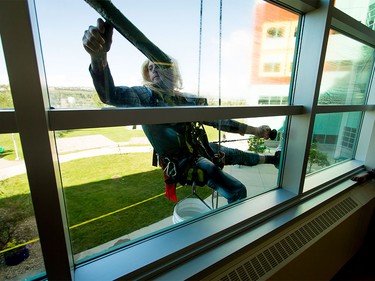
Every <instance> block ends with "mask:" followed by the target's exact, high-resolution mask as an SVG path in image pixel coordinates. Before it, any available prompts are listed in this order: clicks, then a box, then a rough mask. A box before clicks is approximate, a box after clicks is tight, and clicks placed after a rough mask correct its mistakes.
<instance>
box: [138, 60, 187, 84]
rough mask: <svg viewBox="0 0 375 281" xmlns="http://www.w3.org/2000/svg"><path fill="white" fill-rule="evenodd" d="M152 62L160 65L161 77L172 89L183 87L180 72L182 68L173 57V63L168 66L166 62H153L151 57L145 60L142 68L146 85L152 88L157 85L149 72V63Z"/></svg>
mask: <svg viewBox="0 0 375 281" xmlns="http://www.w3.org/2000/svg"><path fill="white" fill-rule="evenodd" d="M150 62H151V63H153V64H155V65H160V66H159V70H158V71H159V74H160V76H161V77H160V78H161V79H162V80H164V84H165V85H166V86H167V87H168V88H169V89H170V90H172V91H180V90H181V89H182V78H181V74H180V69H179V67H178V63H177V61H176V60H175V59H172V63H171V64H170V66H166V65H165V64H158V63H157V62H152V61H150V60H149V59H147V60H145V61H144V62H143V64H142V69H141V72H142V78H143V85H144V86H147V87H149V88H151V89H154V88H155V85H154V84H153V83H152V81H151V78H150V76H149V73H148V65H149V63H150ZM168 85H169V86H168Z"/></svg>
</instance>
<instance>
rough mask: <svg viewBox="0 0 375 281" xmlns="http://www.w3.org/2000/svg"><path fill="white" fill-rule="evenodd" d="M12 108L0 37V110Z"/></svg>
mask: <svg viewBox="0 0 375 281" xmlns="http://www.w3.org/2000/svg"><path fill="white" fill-rule="evenodd" d="M13 107H14V106H13V100H12V94H11V91H10V86H9V79H8V72H7V68H6V65H5V59H4V52H3V44H2V42H1V37H0V109H2V108H13Z"/></svg>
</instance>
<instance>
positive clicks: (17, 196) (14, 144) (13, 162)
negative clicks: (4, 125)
mask: <svg viewBox="0 0 375 281" xmlns="http://www.w3.org/2000/svg"><path fill="white" fill-rule="evenodd" d="M0 167H1V169H0V275H1V277H2V280H21V279H22V280H23V279H27V278H28V277H32V276H35V275H38V274H40V273H42V272H44V263H43V256H42V251H41V247H40V243H39V237H38V231H37V227H36V221H35V217H34V211H33V206H32V202H31V197H30V190H29V185H28V181H27V176H26V168H25V164H24V161H23V153H22V150H21V144H20V140H19V136H18V134H0Z"/></svg>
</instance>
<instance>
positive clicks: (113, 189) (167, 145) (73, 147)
mask: <svg viewBox="0 0 375 281" xmlns="http://www.w3.org/2000/svg"><path fill="white" fill-rule="evenodd" d="M264 121H266V122H267V124H270V126H272V128H276V129H277V130H278V132H279V134H278V135H277V136H276V139H275V140H273V141H271V140H264V139H262V138H254V136H252V135H249V134H246V135H243V136H241V135H240V134H235V133H224V132H223V131H222V132H221V134H220V135H219V132H218V130H217V129H215V128H213V127H212V126H211V125H212V122H211V123H205V124H206V125H203V127H204V129H205V132H206V134H207V137H208V140H209V141H210V142H213V144H212V148H213V149H215V152H218V151H220V153H218V154H219V155H220V156H221V155H223V154H225V158H224V159H225V160H224V161H225V165H226V166H225V167H224V168H223V171H224V172H225V173H226V174H229V175H230V176H225V181H228V184H231V183H233V182H234V184H236V185H237V184H241V185H242V184H243V185H244V188H245V189H246V190H247V193H246V194H244V197H242V198H246V197H253V196H256V195H258V194H261V193H264V192H266V191H269V190H272V189H275V188H276V187H277V180H278V169H277V168H276V167H275V164H276V162H272V163H271V162H270V164H264V165H260V162H259V161H260V157H261V158H262V159H263V160H265V158H266V156H265V155H268V157H270V158H269V159H271V160H272V161H274V160H275V159H276V158H275V157H274V155H275V152H276V150H278V149H280V147H279V146H281V140H280V139H281V136H282V132H283V123H282V122H281V123H280V117H279V118H269V120H264V119H262V120H255V119H253V120H241V122H244V123H248V124H253V125H254V126H260V125H263V124H262V123H260V122H264ZM213 123H215V122H213ZM215 124H218V122H216V123H215ZM155 126H156V129H157V132H160V133H161V134H162V135H163V138H158V136H157V134H158V133H157V132H155V131H154V132H153V133H152V134H153V135H152V137H153V138H154V139H156V144H154V146H155V147H157V148H158V151H160V150H161V151H164V152H163V153H165V154H167V155H168V156H169V154H168V153H169V152H171V151H172V150H173V149H176V147H174V146H173V143H174V142H175V141H174V137H175V136H174V135H172V134H170V136H168V138H166V134H167V132H170V130H171V129H170V128H171V126H170V125H168V129H166V128H167V127H166V126H165V125H154V127H155ZM172 126H179V128H178V129H177V130H179V131H180V132H181V135H180V136H179V137H178V138H179V141H180V142H182V143H183V145H182V147H183V148H181V149H180V151H179V152H176V153H173V155H174V156H173V155H172V154H171V155H172V156H173V157H172V156H169V157H167V156H165V157H160V158H159V160H160V161H161V162H158V160H157V159H155V158H154V154H153V148H152V146H151V144H150V141H149V140H148V139H147V137H146V135H145V133H144V132H143V130H142V127H141V126H139V125H138V126H127V127H112V128H93V129H82V130H68V131H59V132H56V136H57V139H56V142H57V148H58V154H59V161H60V167H61V173H62V182H63V186H64V192H65V199H66V206H67V213H68V218H69V219H68V221H69V227H70V231H71V238H72V245H73V252H74V256H75V259H76V260H81V259H84V258H87V257H89V256H91V255H92V254H97V253H101V252H103V250H105V249H108V248H113V247H116V246H118V245H120V244H123V243H130V242H131V241H133V240H134V239H136V238H139V237H142V236H144V235H148V234H151V233H154V232H155V231H159V230H162V229H164V228H165V227H167V226H171V225H173V224H174V223H177V222H182V221H185V220H186V219H187V218H188V217H196V216H198V215H199V214H203V213H206V212H208V211H210V208H212V204H213V206H214V209H216V208H217V207H224V206H226V205H227V204H228V200H227V199H226V198H225V197H224V196H225V194H223V192H222V191H221V190H219V191H220V192H219V196H217V193H214V195H212V194H213V189H214V188H220V187H217V186H218V185H217V184H216V183H209V182H208V181H209V180H210V179H211V180H212V178H215V177H218V176H216V174H215V175H214V176H212V174H210V178H209V177H208V176H207V174H206V173H211V170H208V171H209V172H207V170H205V169H207V168H205V167H206V166H204V165H207V164H205V162H202V165H203V166H202V167H203V168H202V169H201V167H200V166H199V165H198V164H195V163H197V162H196V161H198V160H196V161H195V160H194V161H193V159H194V158H191V157H192V156H191V155H192V153H195V152H194V151H197V150H198V149H200V148H198V146H197V147H196V148H195V150H194V151H193V152H191V153H190V152H189V151H188V144H186V145H185V142H186V139H187V138H190V136H188V135H187V133H185V132H184V130H185V127H184V125H183V124H172ZM220 126H221V127H222V128H223V129H224V128H225V126H227V125H226V123H225V121H221V122H220ZM172 128H175V127H172ZM147 130H150V131H152V130H154V129H153V128H152V127H151V128H150V127H148V128H147ZM181 130H182V131H181ZM197 132H198V131H197ZM184 134H185V136H183V135H184ZM202 139H203V138H202ZM219 139H220V142H219ZM154 142H155V140H154ZM171 143H172V144H171ZM189 143H192V142H191V141H190V139H189ZM192 146H194V145H192ZM194 147H195V146H194ZM159 149H160V150H159ZM184 149H186V150H185V151H184ZM205 149H206V150H207V153H208V154H207V155H208V156H206V157H207V158H208V159H211V158H210V157H212V159H214V160H212V161H213V162H215V161H218V167H221V166H220V164H221V162H220V163H219V158H220V157H217V158H215V157H214V156H213V154H211V152H210V151H209V150H208V149H209V148H208V147H207V146H206V147H205ZM250 149H251V151H250ZM183 151H184V152H183ZM200 153H201V154H204V153H206V152H203V151H200ZM259 154H261V155H262V156H259ZM189 155H190V156H189ZM170 159H172V160H173V161H170ZM220 159H221V158H220ZM153 161H155V162H153ZM267 161H268V160H267ZM170 162H172V163H170ZM155 164H157V166H154V165H155ZM160 165H162V167H161V166H160ZM174 165H176V166H177V167H178V169H177V170H178V171H179V172H178V175H179V176H180V177H181V178H182V179H185V180H186V185H184V186H183V185H181V183H178V184H177V189H176V193H177V199H178V203H176V202H174V201H172V200H168V198H167V197H166V196H165V193H166V183H165V181H164V179H165V178H167V179H170V180H171V179H172V178H173V176H166V174H167V171H172V172H173V169H174V167H175V166H174ZM209 165H211V164H209ZM212 165H213V164H212ZM249 165H255V166H249ZM208 167H209V169H211V168H210V167H211V166H208ZM195 168H196V170H195ZM163 169H164V170H165V171H166V172H165V174H163ZM203 171H204V172H203ZM194 172H196V173H197V176H195V177H194V181H196V182H197V184H200V185H203V187H202V186H197V187H196V189H194V188H193V185H192V184H191V182H189V179H190V177H192V175H193V173H194ZM201 173H202V174H203V175H204V177H203V178H200V175H201ZM213 173H216V172H215V171H213ZM172 174H173V173H172ZM83 175H84V176H83ZM233 178H235V179H236V180H234V179H233ZM238 181H240V183H238ZM201 182H203V183H201ZM182 183H183V182H182ZM208 186H212V187H213V188H209V187H208ZM241 188H242V187H241ZM194 190H195V191H196V192H193V191H194ZM196 194H198V196H199V197H198V196H196ZM213 196H214V197H213ZM236 196H237V195H236ZM241 196H242V195H241ZM185 198H188V199H189V200H187V201H186V200H185V201H184V199H185ZM199 198H201V199H202V200H204V201H205V202H206V204H208V205H209V206H210V208H207V206H205V205H204V203H203V202H202V201H201V200H200V199H199ZM192 199H195V200H193V201H194V204H197V205H198V206H196V208H198V211H199V212H198V213H196V212H195V213H194V211H193V212H192V211H191V210H189V209H187V210H186V209H184V208H186V207H184V208H183V206H184V204H186V203H188V202H189V201H191V200H192ZM213 199H214V201H212V200H213ZM181 202H182V203H181ZM177 206H180V207H177ZM181 206H182V207H181ZM181 208H182V210H180V209H181ZM188 208H189V207H188ZM194 208H195V207H194ZM202 208H203V210H201V209H202ZM189 212H192V213H189ZM129 241H130V242H129Z"/></svg>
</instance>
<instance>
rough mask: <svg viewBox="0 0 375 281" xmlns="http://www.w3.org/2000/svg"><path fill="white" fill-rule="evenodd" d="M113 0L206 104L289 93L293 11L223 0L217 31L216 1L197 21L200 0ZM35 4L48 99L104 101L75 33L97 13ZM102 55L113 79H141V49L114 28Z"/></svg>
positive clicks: (69, 4)
mask: <svg viewBox="0 0 375 281" xmlns="http://www.w3.org/2000/svg"><path fill="white" fill-rule="evenodd" d="M112 2H113V3H114V4H115V5H116V6H117V7H118V8H119V9H120V10H121V11H122V12H123V13H124V14H125V16H127V17H128V18H129V19H130V20H131V21H132V22H133V23H134V24H135V25H136V26H137V27H138V28H139V29H140V30H141V31H142V32H143V33H144V34H145V35H146V36H147V37H148V38H149V39H150V40H152V41H153V43H155V44H156V45H157V46H158V47H159V48H160V49H161V50H163V51H164V52H165V53H167V54H169V55H170V56H172V57H173V58H175V59H176V60H177V61H178V62H179V66H180V70H181V75H182V79H183V83H184V84H183V86H184V88H183V91H184V92H188V93H193V94H198V95H200V96H204V97H206V98H208V101H209V104H210V105H217V104H218V103H219V100H220V101H221V102H222V105H244V104H249V105H258V104H264V102H263V100H264V98H265V97H266V98H267V99H271V103H270V104H284V103H285V100H287V97H288V94H289V86H290V77H291V73H292V66H293V58H294V50H295V44H296V34H297V27H298V15H296V14H293V13H291V12H288V11H286V10H284V9H282V8H279V7H276V6H274V5H271V4H269V3H265V2H259V1H240V2H238V1H237V2H236V3H235V4H234V3H225V7H224V8H225V9H223V15H222V31H221V33H220V21H219V19H220V7H219V2H215V1H214V2H212V1H206V2H204V6H203V14H202V29H200V3H199V1H193V2H192V1H177V2H176V1H164V2H162V3H159V5H157V7H153V8H152V9H150V12H147V11H145V9H144V7H145V6H148V5H149V1H145V0H142V1H138V2H137V3H136V4H135V2H134V1H112ZM36 6H37V13H38V19H39V28H40V34H41V42H42V46H43V51H44V62H45V68H46V75H47V83H48V89H49V94H50V102H51V106H53V107H55V108H67V107H68V108H78V107H102V106H103V104H101V103H100V102H99V99H98V98H97V96H96V95H95V90H94V89H93V84H92V81H91V77H90V75H89V72H88V67H89V64H90V57H89V55H88V54H87V53H86V51H85V50H84V48H83V46H82V40H81V39H82V37H83V33H84V30H86V29H87V28H88V27H89V26H90V25H96V19H97V18H98V17H99V15H98V14H97V13H96V12H95V11H94V10H93V9H92V8H91V7H90V6H89V5H88V4H87V3H85V2H84V1H73V0H69V1H57V0H55V1H47V2H45V1H36ZM166 7H168V8H166ZM171 14H175V15H176V16H175V17H173V24H171V22H170V20H168V21H166V20H160V19H169V18H170V15H171ZM156 15H157V16H156ZM155 17H156V18H158V19H159V20H155ZM67 18H69V23H66V19H67ZM234 18H235V19H236V20H233V19H234ZM186 19H188V20H186ZM200 32H202V33H200ZM57 34H58V36H57ZM200 40H201V41H200ZM220 40H221V41H220ZM67 42H69V43H67ZM66 58H69V59H66ZM108 60H109V66H110V69H111V73H112V75H113V78H114V81H115V84H116V85H117V86H121V85H126V86H134V85H140V84H141V82H142V81H141V74H140V66H141V64H142V63H143V61H144V60H145V56H144V55H143V54H142V53H141V52H140V51H139V50H137V49H136V48H135V47H134V46H133V45H132V44H130V43H129V42H128V41H127V40H126V39H125V38H123V37H122V36H121V35H120V34H119V33H118V32H117V31H115V32H114V37H113V44H112V47H111V50H110V52H109V57H108ZM72 62H74V64H72Z"/></svg>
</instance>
